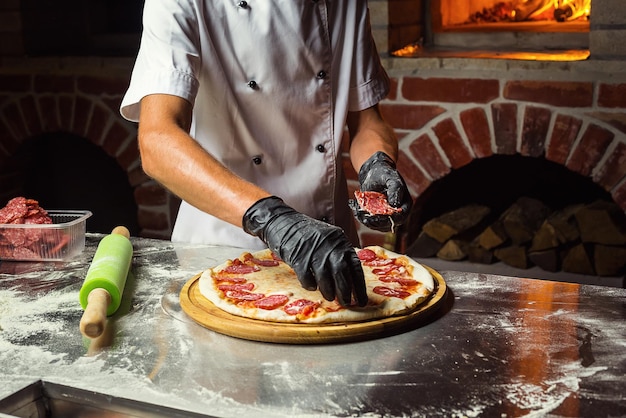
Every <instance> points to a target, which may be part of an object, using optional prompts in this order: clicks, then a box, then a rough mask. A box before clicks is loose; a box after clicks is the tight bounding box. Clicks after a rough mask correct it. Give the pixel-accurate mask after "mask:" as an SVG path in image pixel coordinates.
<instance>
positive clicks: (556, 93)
mask: <svg viewBox="0 0 626 418" xmlns="http://www.w3.org/2000/svg"><path fill="white" fill-rule="evenodd" d="M504 98H505V99H511V100H522V101H527V102H531V103H543V104H549V105H553V106H563V107H589V106H591V105H593V83H591V82H570V81H530V80H514V81H508V82H507V83H506V84H505V86H504Z"/></svg>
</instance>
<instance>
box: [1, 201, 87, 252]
mask: <svg viewBox="0 0 626 418" xmlns="http://www.w3.org/2000/svg"><path fill="white" fill-rule="evenodd" d="M47 212H48V215H49V216H50V218H51V219H52V223H51V224H0V259H1V260H11V261H65V260H69V259H71V258H73V257H75V256H77V255H78V254H80V253H81V252H82V251H83V250H84V249H85V232H86V223H87V218H89V217H90V216H91V215H92V213H91V212H90V211H87V210H85V211H81V210H49V211H47Z"/></svg>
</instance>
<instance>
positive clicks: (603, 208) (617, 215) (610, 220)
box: [576, 200, 626, 245]
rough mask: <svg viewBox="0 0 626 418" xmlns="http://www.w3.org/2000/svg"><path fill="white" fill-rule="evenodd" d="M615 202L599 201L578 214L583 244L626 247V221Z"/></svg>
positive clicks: (582, 209) (585, 207) (586, 206)
mask: <svg viewBox="0 0 626 418" xmlns="http://www.w3.org/2000/svg"><path fill="white" fill-rule="evenodd" d="M624 218H625V217H624V213H623V212H622V210H621V209H620V208H619V206H617V204H615V203H614V202H607V201H605V200H598V201H595V202H593V203H591V204H589V205H585V206H584V207H583V208H581V209H580V210H578V211H577V212H576V221H577V222H578V228H579V229H580V236H581V240H582V241H583V242H593V243H596V244H603V245H626V230H625V228H626V219H624Z"/></svg>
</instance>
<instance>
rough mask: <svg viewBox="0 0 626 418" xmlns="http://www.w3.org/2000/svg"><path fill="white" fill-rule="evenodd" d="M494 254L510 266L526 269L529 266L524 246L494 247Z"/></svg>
mask: <svg viewBox="0 0 626 418" xmlns="http://www.w3.org/2000/svg"><path fill="white" fill-rule="evenodd" d="M494 255H495V256H496V257H497V258H498V259H499V260H500V261H502V262H503V263H504V264H507V265H509V266H511V267H516V268H518V269H527V268H529V267H530V260H529V259H528V257H527V254H526V248H525V247H523V246H520V245H511V246H509V247H502V248H496V249H495V250H494Z"/></svg>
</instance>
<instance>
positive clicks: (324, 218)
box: [320, 216, 328, 223]
mask: <svg viewBox="0 0 626 418" xmlns="http://www.w3.org/2000/svg"><path fill="white" fill-rule="evenodd" d="M320 221H322V222H326V223H328V218H327V217H326V216H322V218H321V219H320Z"/></svg>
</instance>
